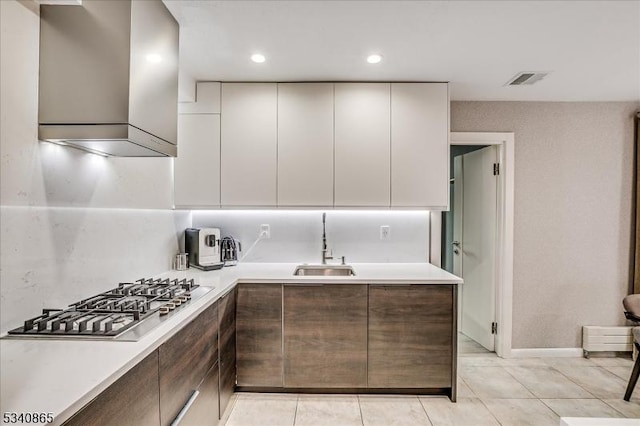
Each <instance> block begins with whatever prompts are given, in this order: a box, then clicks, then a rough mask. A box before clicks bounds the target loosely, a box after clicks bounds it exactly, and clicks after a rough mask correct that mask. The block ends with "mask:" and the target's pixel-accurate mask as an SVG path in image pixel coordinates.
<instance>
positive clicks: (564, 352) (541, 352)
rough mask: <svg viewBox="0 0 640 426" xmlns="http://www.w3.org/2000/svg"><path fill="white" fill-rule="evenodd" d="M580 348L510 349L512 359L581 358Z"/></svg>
mask: <svg viewBox="0 0 640 426" xmlns="http://www.w3.org/2000/svg"><path fill="white" fill-rule="evenodd" d="M581 356H582V348H527V349H511V357H512V358H541V357H549V358H554V357H555V358H571V357H581Z"/></svg>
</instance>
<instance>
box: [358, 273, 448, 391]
mask: <svg viewBox="0 0 640 426" xmlns="http://www.w3.org/2000/svg"><path fill="white" fill-rule="evenodd" d="M455 303H456V301H455V293H454V289H453V286H450V285H407V286H404V285H400V286H399V285H389V286H383V285H371V286H370V288H369V345H368V346H369V368H368V376H369V387H370V388H450V387H453V384H452V372H453V368H454V363H455V354H454V345H453V344H454V342H453V339H454V336H453V333H454V327H455V322H454V321H455V318H454V315H455V310H454V304H455Z"/></svg>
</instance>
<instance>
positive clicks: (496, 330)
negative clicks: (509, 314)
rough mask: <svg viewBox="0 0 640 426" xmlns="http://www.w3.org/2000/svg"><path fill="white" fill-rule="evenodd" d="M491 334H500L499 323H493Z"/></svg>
mask: <svg viewBox="0 0 640 426" xmlns="http://www.w3.org/2000/svg"><path fill="white" fill-rule="evenodd" d="M491 334H498V323H497V322H492V323H491Z"/></svg>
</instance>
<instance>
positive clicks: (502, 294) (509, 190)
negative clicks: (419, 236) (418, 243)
mask: <svg viewBox="0 0 640 426" xmlns="http://www.w3.org/2000/svg"><path fill="white" fill-rule="evenodd" d="M514 141H515V137H514V134H513V133H511V132H500V133H489V132H451V137H450V139H449V144H450V145H498V146H499V150H500V175H501V176H502V179H500V183H499V186H498V197H499V199H500V200H502V211H499V212H498V226H497V231H498V247H497V249H498V253H497V257H498V271H497V277H498V282H497V283H496V284H497V285H496V321H497V323H498V332H497V334H496V345H495V349H496V354H497V355H498V356H500V357H502V358H511V357H512V353H511V339H512V329H513V236H514V235H513V206H514V177H515V176H514V172H515V167H514V160H515V155H514V148H515V147H514ZM447 161H449V160H447ZM438 241H439V239H438ZM462 285H463V286H464V284H462Z"/></svg>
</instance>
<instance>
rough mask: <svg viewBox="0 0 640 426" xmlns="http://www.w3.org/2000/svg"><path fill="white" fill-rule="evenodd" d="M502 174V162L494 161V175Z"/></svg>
mask: <svg viewBox="0 0 640 426" xmlns="http://www.w3.org/2000/svg"><path fill="white" fill-rule="evenodd" d="M499 174H500V163H493V175H494V176H498V175H499Z"/></svg>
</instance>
